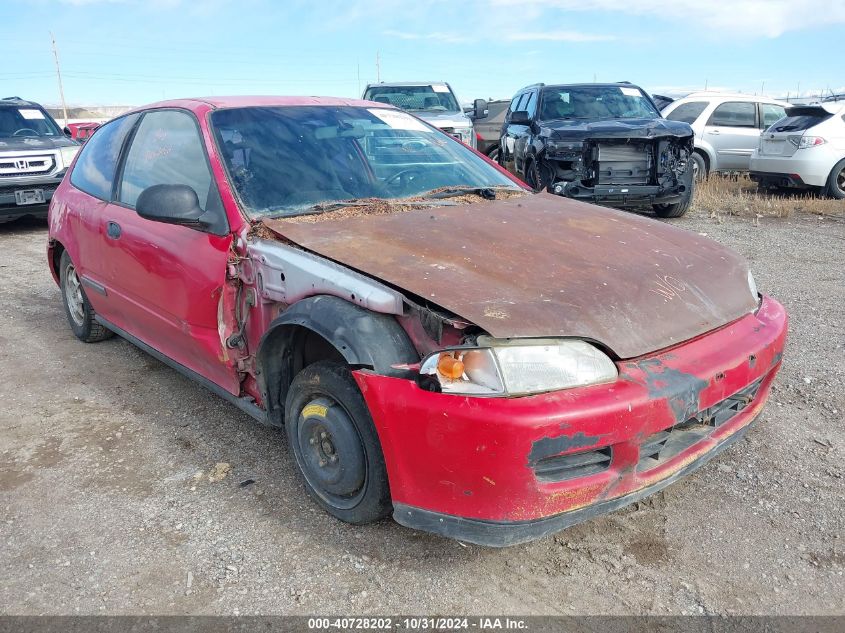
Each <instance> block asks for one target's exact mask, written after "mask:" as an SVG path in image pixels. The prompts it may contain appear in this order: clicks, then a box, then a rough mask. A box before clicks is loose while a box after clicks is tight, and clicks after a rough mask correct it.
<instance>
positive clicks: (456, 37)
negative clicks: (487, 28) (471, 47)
mask: <svg viewBox="0 0 845 633" xmlns="http://www.w3.org/2000/svg"><path fill="white" fill-rule="evenodd" d="M382 35H386V36H387V37H395V38H398V39H400V40H434V41H436V42H449V43H450V44H459V43H462V42H473V41H475V39H473V38H469V37H467V36H465V35H461V34H459V33H444V32H440V31H437V32H434V33H411V32H409V31H395V30H392V29H388V30H387V31H382Z"/></svg>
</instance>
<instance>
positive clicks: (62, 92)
mask: <svg viewBox="0 0 845 633" xmlns="http://www.w3.org/2000/svg"><path fill="white" fill-rule="evenodd" d="M50 41H52V42H53V59H55V60H56V77H58V78H59V96H60V97H61V98H62V112H64V115H65V126H67V103H65V89H64V88H63V87H62V71H61V70H60V69H59V53H58V51H57V50H56V38H55V37H53V32H52V31H50Z"/></svg>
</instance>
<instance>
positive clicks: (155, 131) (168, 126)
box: [118, 110, 219, 210]
mask: <svg viewBox="0 0 845 633" xmlns="http://www.w3.org/2000/svg"><path fill="white" fill-rule="evenodd" d="M153 185H188V186H190V187H191V188H193V190H194V191H195V192H196V194H197V198H199V203H200V208H202V209H203V210H207V208H208V203H209V193H211V192H212V190H213V194H214V197H215V198H217V199H216V200H215V199H212V200H211V202H212V203H214V202H217V201H218V200H219V197H217V192H216V188H213V189H212V177H211V171H210V169H209V167H208V163H207V161H206V158H205V152H204V150H203V145H202V139H201V138H200V135H199V130H198V128H197V124H196V122H195V121H194V119H193V117H192V116H191V115H189V114H187V113H185V112H179V111H178V110H161V111H157V112H149V113H147V114H146V115H145V116H144V119H143V120H142V121H141V124H140V125H139V126H138V131H137V132H136V134H135V138H134V139H133V140H132V147H131V148H130V149H129V153H128V154H127V156H126V165H125V167H124V169H123V177H122V179H121V182H120V191H119V194H118V200H119V201H120V202H121V203H123V204H125V205H127V206H130V207H133V208H134V206H135V203H136V201H137V200H138V196H139V195H141V192H142V191H143V190H144V189H146V188H147V187H151V186H153Z"/></svg>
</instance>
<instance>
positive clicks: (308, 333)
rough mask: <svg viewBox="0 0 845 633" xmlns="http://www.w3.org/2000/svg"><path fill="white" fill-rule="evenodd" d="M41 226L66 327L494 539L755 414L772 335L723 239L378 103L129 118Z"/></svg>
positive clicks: (300, 102)
mask: <svg viewBox="0 0 845 633" xmlns="http://www.w3.org/2000/svg"><path fill="white" fill-rule="evenodd" d="M655 168H656V169H660V167H655ZM49 224H50V229H49V232H50V234H49V245H48V262H49V266H50V270H51V272H52V274H53V276H54V278H55V280H56V282H57V283H58V284H59V286H60V288H61V292H62V299H63V301H64V306H65V310H66V313H67V318H68V322H69V324H70V327H71V329H72V331H73V333H74V334H75V335H76V336H77V337H78V338H79V339H81V340H82V341H85V342H94V341H100V340H103V339H105V338H108V337H109V336H111V335H112V334H113V333H117V334H119V335H120V336H122V337H124V338H126V339H128V340H129V341H131V342H133V343H134V344H136V345H138V346H139V347H140V348H141V349H143V350H145V351H147V352H148V353H150V354H151V355H153V356H155V357H156V358H158V359H160V360H162V361H163V362H165V363H168V364H169V365H171V366H173V367H175V368H176V369H177V370H179V371H181V372H182V373H184V374H186V375H188V376H190V377H192V378H194V379H195V380H196V381H198V382H199V383H200V384H202V385H204V386H205V387H207V388H208V389H209V390H211V391H212V392H214V393H216V394H218V395H219V396H221V397H223V398H225V399H227V400H228V401H230V402H231V403H233V404H235V405H236V406H238V407H239V408H241V409H242V410H244V411H247V412H248V413H250V414H251V415H253V416H254V417H256V418H258V419H260V420H262V421H265V422H268V423H270V424H273V425H278V426H284V427H285V429H286V432H287V436H288V439H289V445H290V448H291V452H292V453H293V456H294V458H295V460H296V464H297V466H298V467H299V470H300V472H301V473H302V476H303V479H304V482H305V487H306V489H307V491H308V492H309V493H310V494H311V495H312V496H313V498H314V499H315V500H316V502H317V503H319V504H320V505H321V506H322V507H323V508H324V509H325V510H326V511H328V512H329V513H331V514H332V515H334V516H335V517H337V518H339V519H341V520H343V521H348V522H351V523H367V522H371V521H375V520H378V519H380V518H382V517H385V516H387V515H388V514H391V513H392V515H393V517H394V518H395V520H396V521H398V522H399V523H401V524H403V525H406V526H409V527H412V528H416V529H421V530H428V531H431V532H435V533H438V534H442V535H445V536H449V537H454V538H458V539H462V540H465V541H469V542H474V543H479V544H484V545H491V546H504V545H511V544H515V543H520V542H524V541H528V540H531V539H534V538H538V537H540V536H543V535H545V534H549V533H552V532H555V531H558V530H560V529H562V528H564V527H566V526H569V525H571V524H573V523H577V522H580V521H583V520H586V519H588V518H590V517H593V516H595V515H598V514H601V513H605V512H608V511H611V510H613V509H615V508H619V507H621V506H623V505H625V504H629V503H631V502H634V501H636V500H638V499H641V498H642V497H644V496H646V495H648V494H651V493H653V492H655V491H657V490H660V489H661V488H663V487H664V486H666V485H668V484H670V483H671V482H673V481H675V480H676V479H678V478H679V477H681V476H683V475H685V474H687V473H689V472H691V471H692V470H694V469H696V468H698V467H700V466H702V465H703V464H704V463H705V462H706V461H708V460H709V459H710V458H712V457H713V456H714V455H715V454H717V453H718V452H719V451H721V450H723V449H725V448H726V447H728V446H729V445H730V444H732V443H733V442H735V441H736V440H737V439H739V438H740V437H742V435H743V433H744V432H745V431H746V429H747V427H748V426H749V424H750V423H751V422H752V421H753V420H754V419H755V417H757V415H758V414H759V413H760V411H761V409H762V408H763V405H764V402H765V400H766V397H767V395H768V393H769V389H770V386H771V383H772V380H773V379H774V377H775V374H776V373H777V371H778V369H779V367H780V364H781V356H782V352H783V349H784V342H785V337H786V323H787V320H786V314H785V313H784V310H783V307H782V306H781V305H780V304H778V303H777V302H776V301H774V300H773V299H771V298H769V297H766V296H761V295H760V294H758V292H757V288H756V287H755V284H754V280H753V278H752V276H751V274H750V272H749V270H748V266H747V265H746V263H745V262H744V261H743V260H742V259H741V258H740V257H738V256H737V255H736V254H735V253H733V252H732V251H730V250H728V249H726V248H723V247H722V246H720V245H718V244H716V243H715V242H712V241H710V240H708V239H705V238H702V237H699V236H698V235H695V234H692V233H689V232H686V231H683V230H681V229H677V228H674V227H672V226H669V225H667V224H664V223H662V222H659V221H655V220H652V219H649V218H645V217H641V216H637V215H633V214H629V213H626V212H624V211H617V210H612V209H606V208H601V207H597V206H593V205H590V204H585V203H581V202H576V201H573V200H569V199H565V198H561V197H559V196H554V195H548V194H536V195H535V194H533V193H531V192H530V191H528V190H527V189H526V188H525V186H524V185H523V184H522V183H521V182H519V181H518V180H515V179H514V178H513V177H512V176H510V175H508V174H507V173H505V172H504V171H502V170H501V169H500V168H499V167H498V166H497V165H495V164H493V163H491V162H490V161H488V160H487V159H486V158H484V157H483V156H481V155H480V154H478V153H476V152H474V151H473V150H471V149H470V148H468V147H466V146H465V145H463V144H462V143H460V142H459V141H457V140H456V139H454V138H452V137H451V136H449V135H447V134H445V133H443V132H441V131H439V130H437V129H435V128H433V127H431V126H429V125H428V124H426V123H424V122H422V121H420V120H419V119H417V118H415V117H413V116H411V115H410V114H407V113H405V112H402V111H400V110H397V109H394V108H391V107H388V106H385V105H384V104H380V103H371V102H366V101H355V100H344V99H329V98H319V99H318V98H283V97H229V98H220V97H215V98H209V99H191V100H182V101H168V102H163V103H158V104H154V105H151V106H147V107H144V108H141V109H139V110H136V111H133V112H130V113H128V114H125V115H123V116H121V117H119V118H116V119H114V120H112V121H111V122H109V123H107V124H105V125H103V126H102V127H100V128H99V129H98V130H97V131H96V132H95V133H94V134H93V135H92V137H91V139H90V140H89V141H88V142H87V143H86V144H85V146H84V147H83V148H82V150H81V151H80V153H79V155H78V157H77V158H76V161H75V163H74V164H73V166H72V168H71V169H70V170H69V172H68V174H67V175H66V176H65V178H64V180H63V182H62V184H61V185H60V187H59V188H58V190H57V191H56V193H55V195H54V196H53V199H52V203H51V205H50V213H49Z"/></svg>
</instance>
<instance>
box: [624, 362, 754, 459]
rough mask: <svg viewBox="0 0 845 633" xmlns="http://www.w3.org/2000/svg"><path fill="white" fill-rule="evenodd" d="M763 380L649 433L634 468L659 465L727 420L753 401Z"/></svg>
mask: <svg viewBox="0 0 845 633" xmlns="http://www.w3.org/2000/svg"><path fill="white" fill-rule="evenodd" d="M762 382H763V379H762V378H760V379H758V380H755V381H754V382H752V383H751V384H750V385H748V386H747V387H745V388H744V389H741V390H740V391H737V392H736V393H735V394H733V395H732V396H728V397H727V398H725V399H724V400H722V401H721V402H717V403H716V404H714V405H713V406H712V407H710V408H708V409H703V410H702V411H699V412H698V413H697V414H696V415H695V416H694V417H691V418H690V419H688V420H685V421H684V422H681V423H680V424H676V425H675V426H671V427H669V428H668V429H664V430H662V431H658V432H657V433H653V434H652V435H649V436H648V437H647V438H646V439H645V440H644V441H643V443H642V444H640V459H639V462H638V463H637V472H641V471H644V470H650V469H652V468H656V467H657V466H660V465H661V464H663V463H665V462H667V461H668V460H670V459H672V458H674V457H676V456H677V455H679V454H680V453H682V452H684V451H685V450H686V449H688V448H689V447H690V446H692V445H693V444H695V443H697V442H700V441H701V440H703V439H704V438H705V437H707V436H708V435H710V434H711V433H712V432H713V431H714V430H715V429H717V428H719V427H720V426H722V425H723V424H725V423H726V422H728V421H730V420H731V419H732V418H733V417H734V416H735V415H736V414H737V413H739V412H740V411H742V410H743V409H745V407H747V406H748V405H750V404H751V403H752V402H753V401H754V398H755V397H757V392H758V391H759V390H760V384H761V383H762Z"/></svg>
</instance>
